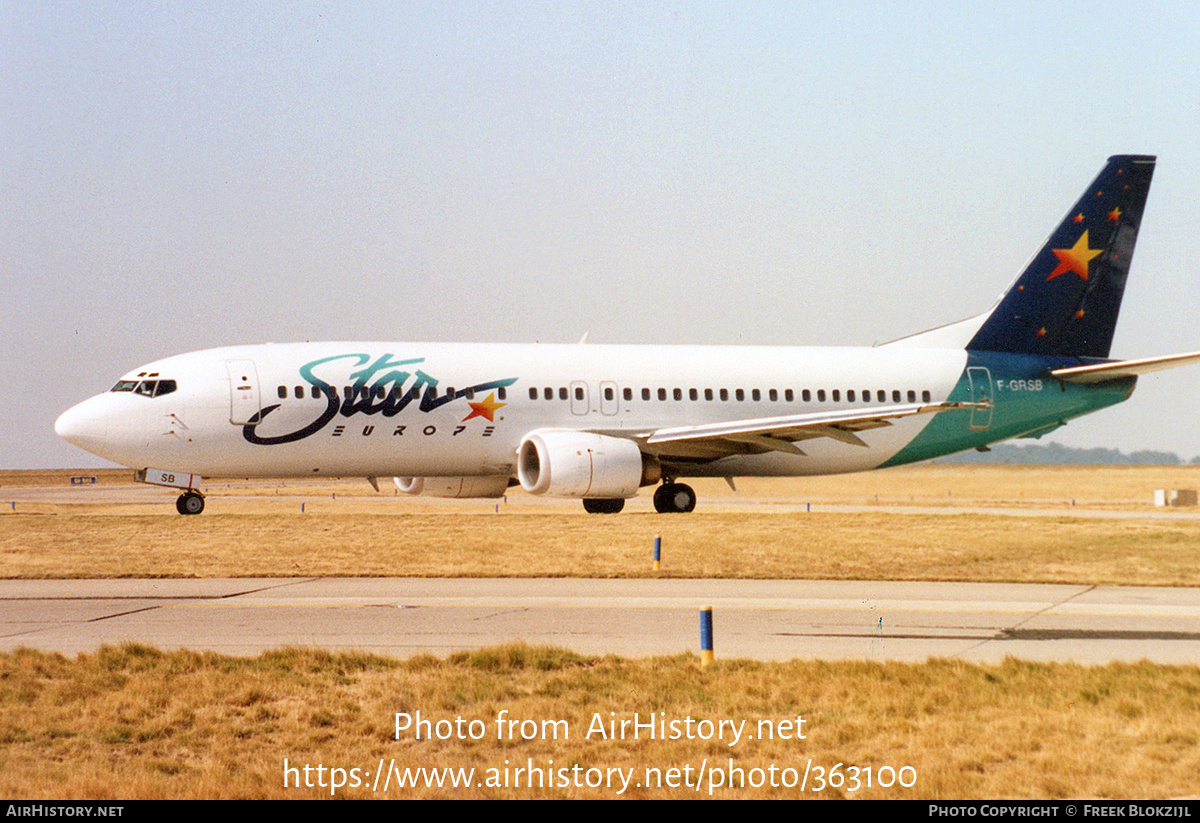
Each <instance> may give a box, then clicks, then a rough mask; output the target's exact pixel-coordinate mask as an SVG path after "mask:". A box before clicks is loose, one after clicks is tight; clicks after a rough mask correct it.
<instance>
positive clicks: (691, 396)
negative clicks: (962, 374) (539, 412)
mask: <svg viewBox="0 0 1200 823" xmlns="http://www.w3.org/2000/svg"><path fill="white" fill-rule="evenodd" d="M572 391H573V392H574V395H575V399H576V400H583V399H584V390H583V387H582V386H576V387H574V389H573V390H572ZM799 394H800V399H801V400H802V401H804V402H805V403H811V402H812V400H813V397H814V396H815V397H816V400H817V402H818V403H826V402H833V403H841V402H842V395H843V392H842V390H841V389H831V390H829V391H826V390H825V389H817V390H816V391H815V392H814V391H812V390H811V389H801V390H800V393H799ZM621 396H622V397H623V398H624V399H625V400H633V389H631V388H625V389H622V390H621ZM684 396H685V392H684V390H683V389H681V388H678V387H676V388H672V389H665V388H661V387H660V388H657V389H650V388H647V387H643V388H642V390H641V398H642V400H652V399H655V398H657V399H658V400H659V401H666V400H668V399H670V400H683V399H684ZM781 396H782V398H783V401H784V402H785V403H793V402H795V400H796V392H795V390H793V389H784V390H783V391H782V392H781V391H779V389H767V390H766V391H765V392H764V391H763V390H762V389H750V391H749V392H747V391H746V390H745V389H734V390H733V391H730V390H729V389H715V390H714V389H688V390H687V391H686V397H687V399H688V400H693V401H695V400H700V399H701V398H703V399H704V400H705V401H712V400H720V401H722V402H728V401H729V400H730V399H731V398H732V399H733V400H734V401H736V402H739V403H741V402H744V401H745V400H746V399H747V398H749V399H750V400H751V401H752V402H755V403H759V402H762V400H763V398H764V397H765V398H766V399H767V400H768V401H769V402H771V403H777V402H779V398H780V397H781ZM556 397H557V398H558V399H559V400H569V399H570V397H571V392H570V391H568V390H567V389H566V387H563V386H560V387H558V388H557V389H555V388H552V387H550V386H545V387H543V388H540V389H539V388H538V387H537V386H530V387H529V399H530V400H539V399H541V400H554V399H555V398H556ZM920 397H921V401H920V402H922V403H929V402H931V398H932V394H931V393H930V392H929V390H927V389H926V390H923V391H922V392H921V393H920ZM845 398H846V400H845V402H847V403H858V402H861V403H871V402H876V403H887V402H888V401H889V398H890V400H891V402H892V403H905V402H908V403H916V402H917V392H916V391H915V390H913V389H908V390H907V391H903V392H902V391H901V390H899V389H892V390H891V391H890V392H888V391H886V390H884V389H874V390H872V389H861V390H859V389H846V390H845ZM604 399H605V400H614V399H616V395H615V393H614V389H613V388H612V387H611V386H605V387H604Z"/></svg>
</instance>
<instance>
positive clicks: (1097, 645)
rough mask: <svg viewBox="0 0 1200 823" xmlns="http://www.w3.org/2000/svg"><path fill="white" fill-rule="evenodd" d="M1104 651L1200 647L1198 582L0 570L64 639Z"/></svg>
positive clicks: (1084, 656)
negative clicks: (53, 576)
mask: <svg viewBox="0 0 1200 823" xmlns="http://www.w3.org/2000/svg"><path fill="white" fill-rule="evenodd" d="M705 606H711V607H712V608H713V615H714V616H713V623H714V637H715V641H714V646H715V651H716V657H717V659H718V660H720V659H730V658H751V659H756V660H789V659H793V658H801V659H826V660H878V661H883V660H901V661H923V660H926V659H928V658H930V657H946V658H956V659H961V660H966V661H971V662H988V663H994V662H999V661H1001V660H1003V659H1004V658H1005V657H1008V656H1013V657H1019V658H1022V659H1026V660H1035V661H1057V662H1074V663H1086V664H1103V663H1108V662H1111V661H1130V662H1132V661H1138V660H1142V659H1148V660H1151V661H1154V662H1158V663H1176V664H1195V663H1196V662H1198V661H1200V589H1195V588H1135V587H1114V586H1074V585H1031V584H1003V583H921V582H918V583H894V582H855V581H805V580H654V579H632V580H584V579H559V578H555V579H418V578H320V579H289V578H277V579H218V580H171V579H163V580H124V579H122V580H4V581H0V636H2V638H3V643H2V648H3V649H4V650H6V651H8V650H13V649H16V648H19V647H22V646H25V647H31V648H36V649H42V650H45V651H55V652H62V653H65V654H75V653H78V652H88V651H94V650H95V649H97V648H99V647H100V646H101V645H103V644H119V643H126V642H139V643H146V644H150V645H153V646H156V647H158V648H162V649H177V648H190V649H195V650H212V651H216V652H222V653H225V654H232V655H256V654H258V653H260V652H263V651H265V650H269V649H274V648H280V647H284V646H312V647H319V648H325V649H330V650H361V651H370V652H376V653H379V654H384V655H388V656H393V657H409V656H412V655H414V654H419V653H432V654H435V655H445V654H447V653H450V652H455V651H461V650H470V649H478V648H482V647H486V646H493V645H497V644H502V643H510V642H516V641H521V642H525V643H529V644H531V645H554V646H560V647H564V648H568V649H571V650H574V651H576V652H579V653H583V654H589V655H602V654H610V653H611V654H618V655H622V656H627V657H645V656H654V655H674V654H680V653H687V652H693V653H695V652H697V651H698V650H699V642H700V641H699V611H700V609H701V608H703V607H705Z"/></svg>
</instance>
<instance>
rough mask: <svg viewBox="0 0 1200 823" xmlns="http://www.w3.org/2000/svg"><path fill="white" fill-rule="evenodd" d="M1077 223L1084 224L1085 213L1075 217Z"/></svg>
mask: <svg viewBox="0 0 1200 823" xmlns="http://www.w3.org/2000/svg"><path fill="white" fill-rule="evenodd" d="M1075 222H1076V223H1082V222H1083V212H1080V213H1079V214H1077V215H1075Z"/></svg>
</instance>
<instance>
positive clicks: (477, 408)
mask: <svg viewBox="0 0 1200 823" xmlns="http://www.w3.org/2000/svg"><path fill="white" fill-rule="evenodd" d="M467 405H468V406H470V407H471V413H470V414H468V415H467V416H466V417H464V418H463V419H462V422H464V423H466V422H467V421H468V420H470V419H471V418H472V417H486V418H487V420H488V422H490V423H495V422H496V417H495V414H496V409H499V408H502V407H504V406H507V405H508V404H507V403H497V402H496V393H495V392H492V393H491V394H489V395H488V396H487V398H486V399H485V400H483V401H482V402H479V403H472V402H470V401H468V402H467Z"/></svg>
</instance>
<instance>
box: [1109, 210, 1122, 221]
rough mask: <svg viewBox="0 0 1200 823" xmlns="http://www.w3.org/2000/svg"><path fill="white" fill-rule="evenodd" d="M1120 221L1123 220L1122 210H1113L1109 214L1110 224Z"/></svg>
mask: <svg viewBox="0 0 1200 823" xmlns="http://www.w3.org/2000/svg"><path fill="white" fill-rule="evenodd" d="M1120 219H1121V210H1120V209H1113V210H1112V211H1110V212H1109V213H1108V222H1110V223H1115V222H1117V221H1118V220H1120Z"/></svg>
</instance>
